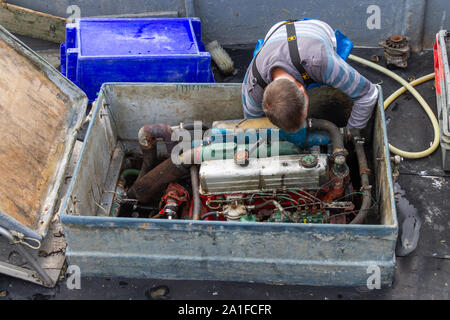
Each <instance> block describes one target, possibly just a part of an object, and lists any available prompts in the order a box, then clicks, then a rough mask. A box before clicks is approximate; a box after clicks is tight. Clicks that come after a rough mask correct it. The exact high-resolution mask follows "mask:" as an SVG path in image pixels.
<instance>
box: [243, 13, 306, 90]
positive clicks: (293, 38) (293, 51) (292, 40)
mask: <svg viewBox="0 0 450 320" xmlns="http://www.w3.org/2000/svg"><path fill="white" fill-rule="evenodd" d="M295 21H298V20H289V21H286V22H285V23H283V24H281V25H279V26H278V27H277V28H276V29H275V30H273V31H272V33H271V34H270V35H269V36H268V37H267V39H266V41H264V43H263V45H262V46H261V48H260V49H259V51H258V53H257V54H256V55H255V58H254V59H253V62H252V73H253V76H254V77H255V79H256V83H257V84H258V85H259V86H260V87H261V88H263V89H265V88H266V87H267V83H266V82H265V81H264V79H263V78H262V76H261V74H260V73H259V71H258V68H257V67H256V58H257V57H258V55H259V53H260V52H261V49H262V47H263V46H264V44H265V43H266V42H267V40H269V38H270V37H271V36H272V35H273V34H274V33H275V32H276V31H277V30H278V29H279V28H281V27H282V26H284V25H286V31H287V37H288V45H289V55H290V58H291V60H292V63H293V64H294V66H295V68H296V69H297V70H298V72H299V73H300V74H301V76H302V78H303V81H304V83H305V85H306V86H308V85H309V84H311V83H314V80H313V79H311V77H310V76H309V74H308V73H307V72H306V70H305V68H304V67H303V65H302V63H301V59H300V54H299V53H298V46H297V35H296V33H295V25H294V22H295Z"/></svg>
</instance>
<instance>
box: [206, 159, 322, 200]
mask: <svg viewBox="0 0 450 320" xmlns="http://www.w3.org/2000/svg"><path fill="white" fill-rule="evenodd" d="M248 160H249V161H248V164H247V165H246V166H241V165H239V164H237V163H236V162H235V161H234V160H233V159H225V160H209V161H204V162H202V164H201V166H200V194H227V193H240V192H245V193H248V192H258V191H261V190H266V191H270V190H278V189H283V188H290V187H296V188H299V187H300V188H305V189H318V188H319V187H320V186H321V185H322V184H324V183H326V182H327V179H328V164H327V155H326V154H301V155H287V156H277V157H268V158H250V159H248Z"/></svg>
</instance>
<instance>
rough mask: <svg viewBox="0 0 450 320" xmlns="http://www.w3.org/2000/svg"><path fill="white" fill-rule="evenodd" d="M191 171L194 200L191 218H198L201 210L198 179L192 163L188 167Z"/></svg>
mask: <svg viewBox="0 0 450 320" xmlns="http://www.w3.org/2000/svg"><path fill="white" fill-rule="evenodd" d="M189 171H190V172H191V184H192V198H193V200H194V203H193V209H192V218H193V220H199V219H200V212H201V209H202V207H201V202H200V193H199V187H198V185H199V181H198V168H197V166H196V165H193V166H191V167H190V168H189Z"/></svg>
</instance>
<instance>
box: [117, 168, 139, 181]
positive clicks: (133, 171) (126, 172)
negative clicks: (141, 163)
mask: <svg viewBox="0 0 450 320" xmlns="http://www.w3.org/2000/svg"><path fill="white" fill-rule="evenodd" d="M140 172H141V171H140V170H137V169H125V170H123V171H122V173H121V174H120V177H121V178H124V179H126V178H128V177H129V176H139V173H140Z"/></svg>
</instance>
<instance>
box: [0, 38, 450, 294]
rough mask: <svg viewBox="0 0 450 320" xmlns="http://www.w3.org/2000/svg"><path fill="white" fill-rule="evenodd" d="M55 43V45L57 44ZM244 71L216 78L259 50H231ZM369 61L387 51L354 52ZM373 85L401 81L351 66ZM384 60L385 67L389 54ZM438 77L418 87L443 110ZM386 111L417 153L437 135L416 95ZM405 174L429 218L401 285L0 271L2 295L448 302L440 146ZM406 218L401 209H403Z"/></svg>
mask: <svg viewBox="0 0 450 320" xmlns="http://www.w3.org/2000/svg"><path fill="white" fill-rule="evenodd" d="M25 41H27V43H28V44H29V45H30V46H31V47H32V48H36V49H45V48H48V46H47V47H46V46H45V44H44V45H43V44H42V43H41V42H36V41H31V40H29V39H25ZM50 46H53V45H50ZM226 49H227V51H228V52H229V53H230V55H231V56H232V58H233V59H234V62H235V66H236V67H237V68H238V69H239V73H238V74H236V75H235V76H233V77H228V78H224V79H219V77H216V81H224V82H239V81H241V80H242V79H243V75H244V73H245V69H246V67H247V65H248V63H249V62H250V60H251V54H252V48H239V47H233V48H226ZM352 53H353V54H355V55H358V56H361V57H363V58H369V57H370V56H371V55H372V54H374V53H376V54H378V55H379V56H382V55H383V53H382V50H373V49H354V51H353V52H352ZM351 64H352V65H353V66H355V67H356V68H357V69H358V70H359V71H360V72H361V73H362V74H363V75H365V76H366V77H367V78H368V79H369V80H371V81H372V82H374V83H379V82H380V81H382V84H381V86H382V87H383V90H384V97H385V98H387V97H388V96H389V95H390V94H391V93H392V92H393V91H395V90H396V89H398V88H399V84H397V83H396V82H395V81H394V80H391V79H389V78H387V77H385V76H383V75H382V74H380V73H378V72H376V71H373V70H370V69H368V68H365V67H362V66H360V65H358V64H356V63H353V62H352V63H351ZM380 64H381V65H384V58H382V60H381V62H380ZM395 71H396V72H397V73H398V74H399V75H401V76H403V77H404V78H408V77H409V76H411V75H413V76H415V77H416V78H418V77H419V76H422V75H425V74H428V73H431V72H433V71H434V70H433V53H432V52H431V51H429V52H425V53H423V54H420V55H413V56H412V57H411V58H410V60H409V66H408V68H407V69H406V70H395ZM433 85H434V82H433V81H430V82H427V83H425V84H423V85H420V86H419V87H418V90H419V92H420V93H421V94H422V95H423V97H424V98H425V100H426V101H427V102H428V103H429V104H430V105H431V107H432V108H433V110H434V111H435V112H436V98H435V93H434V86H433ZM390 109H392V110H388V111H387V122H388V125H387V127H388V133H389V139H390V142H392V143H393V144H394V145H395V146H397V147H399V148H405V149H407V150H411V151H418V150H423V149H424V148H426V147H427V146H429V144H430V142H431V141H432V139H433V131H432V127H431V124H430V122H429V120H428V118H427V117H426V114H425V112H424V111H423V110H422V109H421V107H420V106H419V104H418V103H417V102H416V101H415V99H414V98H413V97H412V96H411V95H410V94H409V93H406V94H404V95H403V96H402V97H400V98H399V99H398V100H397V101H396V102H394V103H393V105H392V106H391V108H390ZM400 172H401V175H400V177H399V179H398V184H399V186H400V188H401V189H402V190H403V191H404V193H405V194H404V196H403V198H404V199H406V200H407V201H409V202H410V204H411V205H412V206H414V207H415V208H416V209H417V210H418V212H419V215H420V218H421V220H422V226H421V230H420V238H419V242H418V246H417V249H416V250H415V251H414V252H413V253H411V254H410V255H409V256H407V257H398V258H397V267H396V275H395V280H394V284H393V286H392V287H390V288H382V289H380V290H369V289H367V288H365V287H364V288H336V287H307V286H289V285H283V286H272V285H265V284H251V283H235V282H220V281H168V280H152V279H145V280H142V279H116V278H115V279H100V278H82V280H81V290H69V289H67V287H66V283H65V282H64V281H62V282H60V283H59V284H58V285H57V286H56V287H55V288H52V289H47V288H43V287H40V286H37V285H34V284H31V283H28V282H25V281H22V280H18V279H14V278H10V277H6V276H3V275H0V292H2V291H3V290H6V291H7V293H6V296H5V297H0V300H3V299H4V300H8V299H125V300H128V299H133V300H134V299H147V295H146V292H148V290H150V289H152V288H154V287H156V286H160V285H165V286H167V287H168V288H169V290H170V292H169V294H168V297H169V298H170V299H201V300H207V299H238V300H242V299H449V298H450V286H449V284H450V260H449V255H450V232H449V230H450V219H449V212H450V200H449V198H450V197H449V195H450V193H449V192H450V172H447V173H446V172H444V171H442V169H441V154H440V150H438V151H437V152H435V153H434V154H433V155H431V156H429V157H427V158H425V159H420V160H405V161H404V162H403V163H402V165H401V167H400ZM398 210H399V215H400V214H401V213H402V212H401V210H402V208H398Z"/></svg>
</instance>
